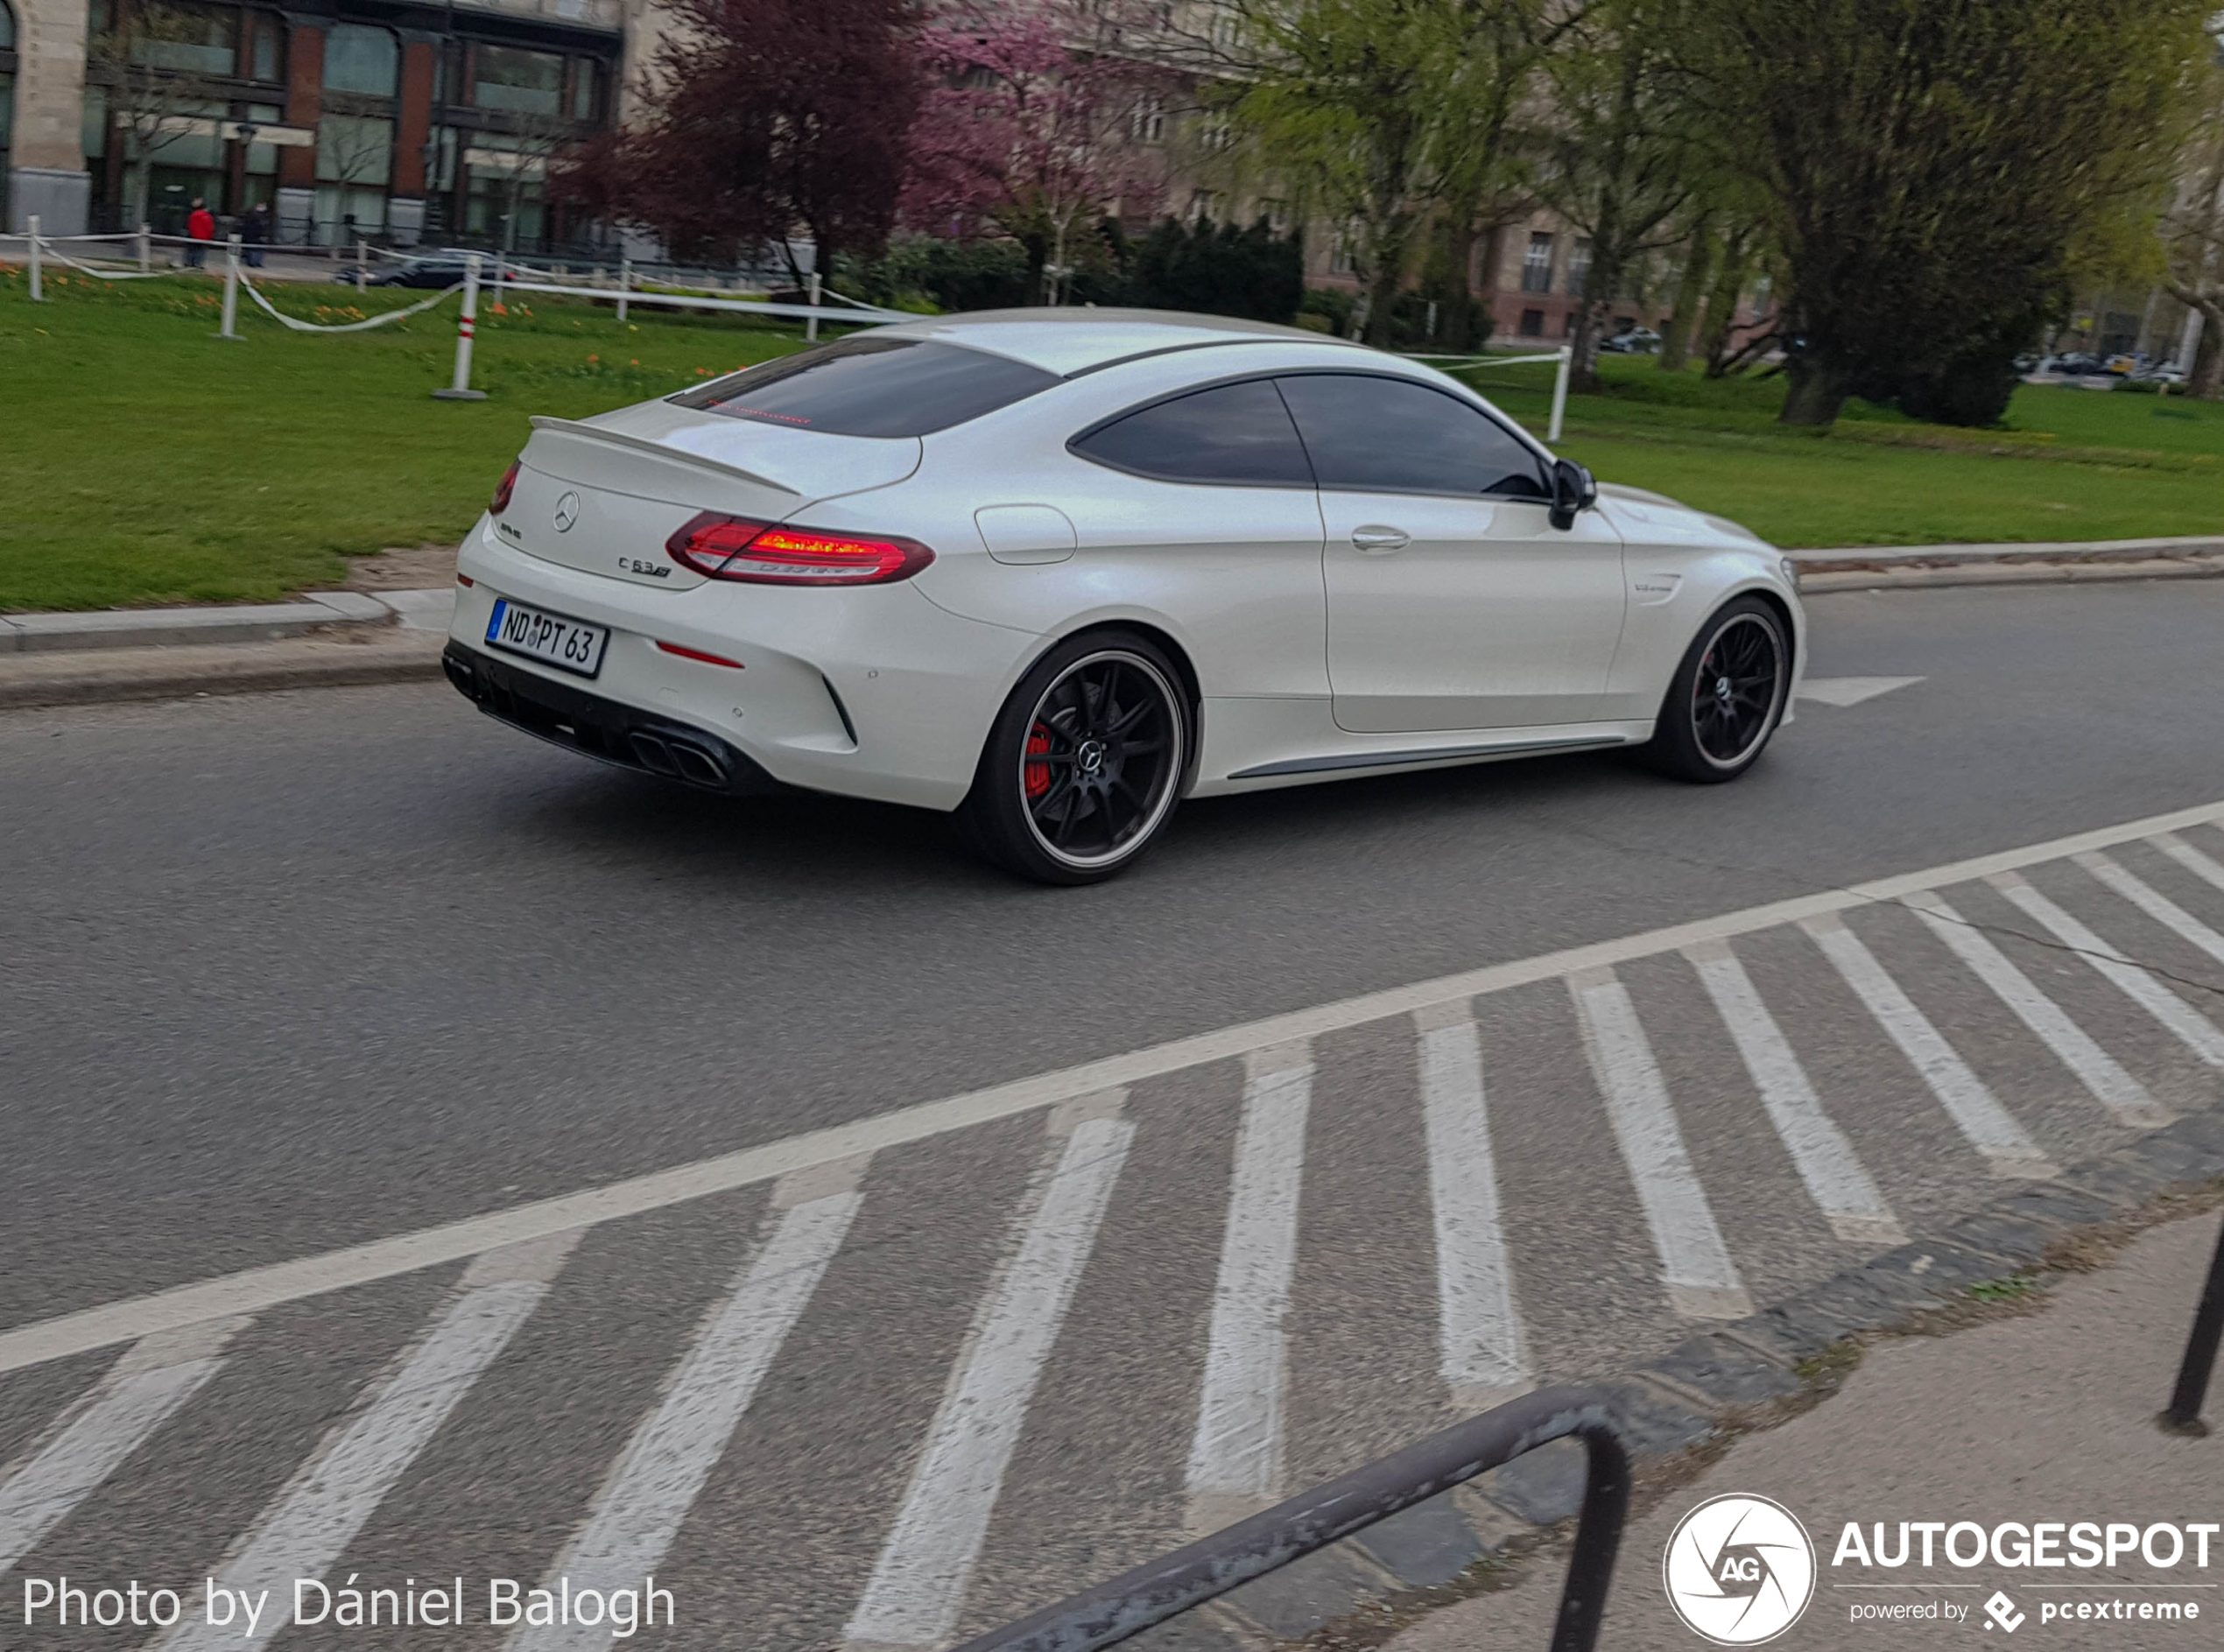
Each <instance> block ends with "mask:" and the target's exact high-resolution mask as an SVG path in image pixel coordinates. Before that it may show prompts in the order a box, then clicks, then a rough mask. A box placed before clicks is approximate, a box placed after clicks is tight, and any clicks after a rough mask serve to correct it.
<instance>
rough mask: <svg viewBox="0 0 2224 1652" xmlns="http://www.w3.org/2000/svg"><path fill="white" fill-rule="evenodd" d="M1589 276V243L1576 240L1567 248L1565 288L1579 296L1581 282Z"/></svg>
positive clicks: (1581, 287) (1581, 291)
mask: <svg viewBox="0 0 2224 1652" xmlns="http://www.w3.org/2000/svg"><path fill="white" fill-rule="evenodd" d="M1590 278H1591V243H1590V242H1589V241H1588V240H1587V239H1586V240H1580V241H1578V242H1577V243H1575V244H1574V245H1573V247H1570V248H1569V249H1568V250H1567V290H1568V292H1571V293H1573V294H1574V295H1575V296H1576V297H1578V298H1580V297H1581V296H1582V293H1583V284H1584V283H1585V282H1587V281H1588V280H1589V279H1590Z"/></svg>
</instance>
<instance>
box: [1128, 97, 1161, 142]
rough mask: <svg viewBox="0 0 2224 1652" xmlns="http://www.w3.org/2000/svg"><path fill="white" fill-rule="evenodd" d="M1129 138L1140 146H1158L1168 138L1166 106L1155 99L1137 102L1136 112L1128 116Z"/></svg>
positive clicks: (1138, 99) (1143, 99)
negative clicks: (1157, 144)
mask: <svg viewBox="0 0 2224 1652" xmlns="http://www.w3.org/2000/svg"><path fill="white" fill-rule="evenodd" d="M1128 136H1129V137H1132V138H1134V139H1135V140H1136V141H1137V143H1139V144H1156V143H1159V142H1161V141H1163V140H1164V139H1165V136H1166V106H1165V104H1164V103H1163V102H1160V101H1159V100H1158V99H1157V98H1155V97H1144V98H1137V100H1136V105H1135V112H1134V113H1133V114H1131V115H1130V116H1128Z"/></svg>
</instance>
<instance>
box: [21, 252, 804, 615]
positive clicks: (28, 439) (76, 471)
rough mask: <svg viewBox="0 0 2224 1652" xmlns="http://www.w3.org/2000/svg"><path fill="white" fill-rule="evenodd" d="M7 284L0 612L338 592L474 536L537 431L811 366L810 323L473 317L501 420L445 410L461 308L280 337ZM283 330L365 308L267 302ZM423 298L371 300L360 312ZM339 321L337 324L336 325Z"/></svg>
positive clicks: (567, 314)
mask: <svg viewBox="0 0 2224 1652" xmlns="http://www.w3.org/2000/svg"><path fill="white" fill-rule="evenodd" d="M46 279H47V283H48V286H47V295H46V297H47V301H46V303H44V304H39V305H33V304H32V303H31V302H30V300H29V297H28V294H27V292H26V290H25V277H24V274H23V272H22V271H19V270H11V271H4V272H0V477H4V478H5V479H6V483H5V487H4V489H0V610H4V609H25V608H104V607H121V606H131V605H141V604H148V603H164V602H201V601H271V600H273V599H276V598H278V597H282V596H284V595H285V594H287V593H288V592H292V591H299V590H301V589H303V588H305V587H316V586H320V585H327V586H328V585H335V584H337V583H338V582H339V581H340V580H341V579H342V578H343V577H344V576H345V575H346V573H347V564H346V562H345V561H344V560H343V558H344V557H345V556H347V555H349V554H361V553H363V552H375V551H377V550H379V549H381V548H382V547H384V546H386V545H416V544H418V543H419V542H420V541H422V540H426V539H436V540H437V539H447V540H453V539H456V538H461V536H462V534H463V532H464V531H465V530H466V529H468V527H469V526H470V525H471V523H472V521H473V520H474V518H475V517H477V515H478V513H479V511H480V510H481V509H482V507H483V506H484V505H485V503H486V499H487V495H488V494H489V492H490V491H491V490H492V489H493V487H494V484H495V482H496V480H497V479H498V478H499V477H500V476H501V475H502V472H503V467H505V466H507V465H508V464H509V462H510V460H511V459H513V458H515V457H516V456H517V450H518V448H520V447H521V446H524V439H525V437H526V435H527V433H528V427H527V425H526V423H525V421H526V418H528V417H529V416H530V415H531V414H534V413H555V414H560V415H564V416H567V417H571V418H580V417H583V416H585V415H587V414H589V413H596V412H602V411H606V410H608V409H609V408H612V407H617V406H621V405H623V404H625V403H628V402H636V401H641V400H644V399H645V398H646V397H651V396H657V395H660V394H663V393H664V392H665V391H668V390H674V389H677V388H678V387H679V385H681V384H683V383H686V382H687V381H689V380H690V379H693V378H697V377H700V376H704V375H706V374H709V373H714V372H724V371H728V370H730V369H733V368H735V367H736V366H738V365H741V364H743V363H744V362H758V361H763V360H764V359H765V358H766V357H767V356H771V355H779V354H782V353H784V352H786V351H789V350H792V349H796V348H799V347H800V345H801V342H802V340H801V337H800V334H799V331H798V329H796V328H795V327H782V326H779V325H778V324H777V323H773V322H771V321H766V322H763V323H758V324H756V325H754V326H750V325H746V324H745V322H744V321H741V320H726V319H724V318H723V317H721V318H719V319H717V320H708V319H701V320H697V319H690V318H684V317H682V318H668V317H660V316H656V315H653V314H651V315H648V316H643V315H642V313H641V312H640V311H639V310H636V311H635V316H636V317H637V320H634V321H633V322H631V323H630V324H627V325H623V326H622V325H621V324H620V323H619V322H618V320H617V319H616V315H615V313H613V312H612V311H611V310H609V309H608V308H598V307H595V306H589V305H587V304H584V303H574V302H573V301H571V300H568V299H558V300H555V301H553V302H552V303H546V304H544V303H541V302H539V301H537V300H536V301H533V303H532V313H531V314H524V313H519V312H518V311H517V309H516V308H515V307H512V309H511V312H510V313H509V314H508V315H494V314H490V313H488V308H487V306H486V305H485V304H484V303H482V306H481V313H480V318H479V337H478V344H477V369H476V371H475V374H474V380H473V382H474V383H475V384H476V385H477V387H478V388H479V389H481V390H486V391H487V392H488V399H487V400H485V401H483V402H436V401H434V400H433V399H432V397H431V395H430V392H431V391H432V390H434V389H435V388H436V387H438V386H440V385H442V384H445V383H447V382H448V378H449V376H450V373H451V371H452V369H453V365H454V341H455V332H454V328H455V315H456V304H455V300H454V299H449V300H448V301H447V303H445V304H443V305H441V306H439V307H438V308H436V309H434V310H433V311H432V312H430V313H427V314H426V315H422V316H415V317H412V318H411V319H409V320H404V321H398V322H395V323H392V324H391V325H390V326H388V327H379V328H376V329H373V330H372V331H370V332H368V333H358V334H336V335H332V336H322V335H319V334H303V333H295V332H292V331H291V330H290V329H287V328H285V327H280V326H279V325H278V323H277V322H275V321H273V320H271V319H270V318H269V317H267V316H264V315H263V314H261V313H259V312H257V311H255V310H253V309H252V308H251V307H250V306H249V305H248V303H247V301H246V300H245V299H244V298H243V299H242V300H241V304H240V319H239V330H240V332H241V334H243V340H242V341H237V342H233V341H225V340H222V339H219V338H217V337H215V333H216V328H217V293H218V292H219V285H218V284H217V283H216V282H215V281H212V280H207V279H189V278H179V279H176V280H169V279H165V280H158V281H148V282H144V283H141V282H133V283H129V284H122V283H119V284H114V285H109V284H103V283H95V282H93V281H92V280H90V279H89V278H83V277H74V276H73V277H67V278H57V277H55V276H53V275H52V274H49V275H48V276H47V278H46ZM267 290H268V291H269V292H270V293H271V297H272V300H273V302H275V303H276V304H278V306H279V307H280V308H282V309H284V310H285V311H286V313H289V314H293V315H298V316H299V317H301V318H302V319H304V320H318V321H324V322H333V321H341V320H349V319H351V318H350V316H349V314H348V313H345V309H344V306H350V305H354V304H355V302H356V295H355V293H354V292H351V291H348V289H345V288H341V287H337V286H331V285H324V286H314V287H312V286H306V285H305V286H288V285H284V284H280V283H272V284H271V285H270V287H269V288H268V289H267ZM425 296H426V295H425V294H423V293H421V292H401V293H395V292H392V290H391V289H390V290H388V291H386V292H380V291H377V290H373V291H372V292H369V293H368V294H366V295H364V296H363V298H362V301H361V313H374V312H377V311H379V310H384V309H392V308H399V307H400V306H403V305H404V304H405V303H408V302H410V301H412V300H413V299H421V298H423V297H425ZM318 306H326V313H318Z"/></svg>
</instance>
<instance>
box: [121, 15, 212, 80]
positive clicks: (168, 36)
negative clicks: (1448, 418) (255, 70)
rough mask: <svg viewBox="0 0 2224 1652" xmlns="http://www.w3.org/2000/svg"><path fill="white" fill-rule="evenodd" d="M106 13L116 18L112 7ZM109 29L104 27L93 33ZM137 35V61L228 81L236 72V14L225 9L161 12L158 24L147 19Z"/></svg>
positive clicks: (133, 47)
mask: <svg viewBox="0 0 2224 1652" xmlns="http://www.w3.org/2000/svg"><path fill="white" fill-rule="evenodd" d="M105 10H106V11H107V14H108V16H109V18H113V17H114V16H115V11H114V8H113V7H109V8H106V9H105ZM96 21H97V19H96ZM111 26H114V25H112V24H103V25H101V26H99V27H96V28H95V31H94V32H95V33H96V34H97V33H101V32H104V31H105V29H106V28H108V27H111ZM137 35H138V38H137V39H134V40H133V41H132V42H131V56H132V59H133V60H134V61H136V62H140V63H145V64H149V65H151V67H155V68H158V69H176V70H178V71H179V73H181V74H220V75H222V76H224V77H226V78H227V79H229V77H230V76H232V75H233V74H237V73H238V71H239V13H238V12H236V11H233V10H232V9H231V8H229V7H228V6H227V7H201V6H179V7H177V8H175V9H173V10H168V11H165V12H163V13H162V14H161V17H160V19H159V21H155V20H152V19H150V20H148V21H147V22H146V23H144V24H143V25H140V27H139V29H138V30H137Z"/></svg>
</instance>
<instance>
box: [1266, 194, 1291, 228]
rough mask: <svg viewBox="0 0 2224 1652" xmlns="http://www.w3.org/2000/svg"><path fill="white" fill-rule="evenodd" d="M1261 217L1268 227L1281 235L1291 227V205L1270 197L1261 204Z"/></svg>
mask: <svg viewBox="0 0 2224 1652" xmlns="http://www.w3.org/2000/svg"><path fill="white" fill-rule="evenodd" d="M1259 216H1260V217H1262V218H1263V219H1265V220H1266V227H1267V228H1269V229H1271V230H1272V231H1274V233H1275V234H1276V235H1281V234H1282V233H1283V232H1284V231H1285V230H1287V229H1288V228H1289V227H1290V203H1289V202H1288V201H1286V200H1276V199H1275V198H1274V197H1273V196H1271V195H1270V196H1268V197H1267V198H1266V199H1265V200H1262V201H1260V202H1259Z"/></svg>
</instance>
